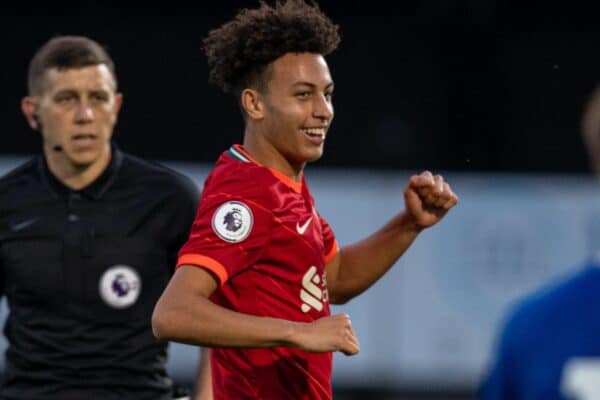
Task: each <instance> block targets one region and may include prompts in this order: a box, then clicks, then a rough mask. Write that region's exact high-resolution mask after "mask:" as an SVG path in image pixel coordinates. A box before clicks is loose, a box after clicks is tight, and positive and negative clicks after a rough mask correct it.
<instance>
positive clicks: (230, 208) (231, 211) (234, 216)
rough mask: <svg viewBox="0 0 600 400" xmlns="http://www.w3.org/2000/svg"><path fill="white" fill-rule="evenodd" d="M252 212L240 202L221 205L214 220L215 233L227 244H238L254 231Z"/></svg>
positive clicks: (214, 215)
mask: <svg viewBox="0 0 600 400" xmlns="http://www.w3.org/2000/svg"><path fill="white" fill-rule="evenodd" d="M252 223H253V217H252V211H250V208H249V207H248V206H247V205H245V204H244V203H242V202H240V201H228V202H226V203H223V204H221V206H220V207H219V208H218V209H217V211H215V213H214V214H213V218H212V228H213V231H215V233H216V234H217V236H219V237H220V238H221V239H223V240H224V241H226V242H230V243H238V242H241V241H242V240H244V239H246V238H247V237H248V235H249V234H250V231H251V230H252Z"/></svg>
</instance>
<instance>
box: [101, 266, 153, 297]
mask: <svg viewBox="0 0 600 400" xmlns="http://www.w3.org/2000/svg"><path fill="white" fill-rule="evenodd" d="M141 289H142V282H141V280H140V276H139V275H138V273H137V272H136V271H135V269H133V268H132V267H129V266H127V265H114V266H112V267H110V268H109V269H107V270H106V271H105V272H104V274H102V277H101V278H100V283H99V290H100V297H102V300H104V302H105V303H106V304H108V305H109V306H110V307H113V308H126V307H129V306H131V305H133V304H134V303H135V302H136V300H137V299H138V297H139V295H140V291H141Z"/></svg>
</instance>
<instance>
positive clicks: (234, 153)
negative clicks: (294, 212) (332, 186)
mask: <svg viewBox="0 0 600 400" xmlns="http://www.w3.org/2000/svg"><path fill="white" fill-rule="evenodd" d="M227 154H228V155H229V156H230V157H231V158H233V159H234V160H238V161H241V162H245V163H252V164H256V165H258V166H260V167H263V168H266V169H268V170H269V171H270V172H271V173H272V174H273V175H274V176H275V177H276V178H277V179H279V181H281V183H283V184H284V185H286V186H288V187H289V188H291V189H292V190H293V191H295V192H296V193H301V192H302V181H300V182H296V181H295V180H293V179H292V178H290V177H289V176H287V175H285V174H283V173H281V172H279V171H277V170H275V169H273V168H269V167H265V166H264V165H261V164H260V163H259V162H258V161H256V160H255V159H254V158H252V156H251V155H250V154H248V152H247V151H246V150H245V149H244V147H243V146H242V145H241V144H234V145H233V146H231V147H230V148H229V150H227ZM303 180H304V179H303Z"/></svg>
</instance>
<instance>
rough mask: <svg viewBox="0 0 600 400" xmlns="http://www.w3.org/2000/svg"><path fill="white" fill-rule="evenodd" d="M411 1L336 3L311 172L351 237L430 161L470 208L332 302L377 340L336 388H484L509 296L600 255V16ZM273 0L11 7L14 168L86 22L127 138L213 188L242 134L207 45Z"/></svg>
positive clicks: (3, 81)
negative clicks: (41, 77) (110, 64)
mask: <svg viewBox="0 0 600 400" xmlns="http://www.w3.org/2000/svg"><path fill="white" fill-rule="evenodd" d="M397 3H398V4H392V3H391V2H387V1H385V2H384V1H377V0H375V1H369V2H365V1H358V0H356V1H351V0H347V1H343V2H342V1H321V2H320V4H321V8H322V9H324V10H325V11H326V12H327V13H328V14H329V16H330V17H331V18H332V19H333V20H334V21H335V22H337V23H339V24H340V27H341V32H342V38H343V39H342V44H341V46H340V48H339V49H338V50H337V51H336V52H335V53H333V54H332V55H331V56H330V57H329V58H328V61H329V65H330V69H331V71H332V74H333V78H334V80H335V85H336V92H335V98H334V104H335V107H336V118H335V122H334V124H333V127H332V129H331V131H330V135H329V136H328V138H327V143H326V151H325V155H324V157H323V158H322V159H321V160H319V161H318V162H316V163H314V164H312V165H310V166H309V168H308V169H307V176H308V179H309V182H310V183H311V188H312V191H313V194H314V196H315V199H316V201H317V204H318V205H319V210H320V212H321V214H323V215H324V216H325V217H326V218H327V219H328V220H329V221H330V223H331V225H332V226H333V228H334V229H335V231H336V234H337V236H338V240H339V241H340V243H341V244H345V243H349V242H352V241H353V240H356V239H359V238H360V237H362V236H364V235H365V234H367V233H370V232H371V231H372V230H373V229H375V228H376V227H378V226H379V225H381V224H382V223H383V222H385V221H386V220H387V219H388V218H389V217H390V216H391V215H393V214H394V213H396V212H397V211H398V209H399V208H400V207H401V206H402V189H403V186H404V183H405V181H406V179H407V178H408V176H410V174H412V173H415V172H417V171H419V170H421V169H424V168H427V169H431V170H433V171H435V172H441V173H443V174H444V176H445V177H446V179H447V180H449V181H450V183H451V184H452V186H453V188H454V190H455V192H457V193H458V194H459V196H460V197H461V203H460V204H459V205H458V206H457V208H456V209H455V210H453V211H452V213H451V214H450V215H449V216H448V218H447V219H446V220H445V221H444V222H443V223H441V224H440V225H439V226H436V227H435V228H433V229H431V230H430V231H427V232H425V233H423V234H422V237H421V238H420V239H419V240H418V241H417V242H416V243H415V245H414V246H413V247H412V248H411V249H410V250H409V252H408V253H407V254H406V256H405V257H404V258H403V259H402V260H401V261H400V262H399V263H398V265H397V266H396V267H395V268H394V269H393V270H392V271H391V272H390V273H389V275H388V276H386V277H385V278H384V279H383V280H382V281H380V282H379V283H378V284H376V285H375V287H374V288H372V289H371V290H370V291H369V292H367V293H366V294H364V295H363V296H361V297H359V298H357V299H355V300H353V301H352V302H351V303H349V304H347V305H345V306H343V307H336V308H335V311H345V312H348V313H350V314H351V316H352V321H353V324H354V325H355V327H356V330H357V334H358V335H359V338H360V340H361V345H362V350H361V353H360V354H359V355H357V356H355V357H351V358H345V357H336V359H335V366H334V381H333V382H334V387H335V391H336V399H359V398H364V397H366V396H369V398H377V399H469V398H472V397H473V394H474V391H475V390H476V388H477V385H478V383H479V381H480V379H481V377H482V374H484V372H485V370H486V366H487V363H488V362H489V357H490V354H491V352H492V349H493V346H494V341H495V337H496V335H497V333H498V331H497V330H498V329H499V327H500V324H501V322H502V319H503V318H504V316H505V315H506V313H507V312H508V310H509V309H510V306H511V304H513V302H514V301H515V300H517V299H518V298H520V297H521V296H523V295H524V294H526V293H528V292H529V291H530V290H532V289H534V288H536V287H539V286H540V285H544V284H547V283H548V282H550V281H552V280H553V279H556V278H557V277H560V276H563V275H566V274H569V273H572V272H573V271H574V270H575V269H576V268H577V266H578V265H580V264H581V263H582V262H583V261H584V260H585V259H586V258H588V257H590V256H591V255H593V254H594V253H595V252H596V250H597V249H598V246H597V245H596V243H597V238H598V237H600V202H598V201H597V200H598V198H599V197H598V196H599V194H600V193H599V191H598V189H597V185H596V182H594V180H593V179H592V178H591V177H590V176H589V173H588V170H589V168H588V159H587V156H586V154H585V151H584V148H583V144H582V141H581V135H580V115H581V111H582V107H583V105H584V103H585V101H586V100H587V98H588V96H589V94H590V93H591V91H592V89H593V88H594V86H595V85H596V84H598V83H599V79H598V77H599V73H598V72H599V71H600V52H599V51H598V49H599V48H600V32H599V30H600V28H599V27H598V22H597V21H598V14H597V13H596V12H593V11H592V10H591V9H586V8H585V7H582V6H581V5H575V3H573V5H571V6H568V5H566V3H562V4H561V5H560V6H552V5H550V4H546V3H542V2H537V3H536V2H515V1H509V0H478V1H474V0H456V1H451V0H445V1H444V0H429V1H403V2H397ZM524 3H527V4H524ZM256 4H257V1H219V2H208V3H206V4H201V5H200V4H198V5H195V6H190V5H186V6H183V5H178V4H176V3H169V4H164V3H160V4H158V5H154V6H153V5H144V6H143V7H142V6H138V7H136V8H126V9H125V8H123V6H121V5H116V4H110V3H103V4H100V3H99V2H98V3H91V4H90V3H88V2H81V3H77V4H74V5H73V4H72V5H68V6H67V5H62V6H58V5H56V4H52V3H45V5H39V6H36V7H35V8H33V7H31V8H29V9H25V8H24V6H21V8H20V9H19V6H18V5H17V8H15V9H13V10H12V11H11V10H3V12H2V15H0V22H1V23H0V48H1V49H2V57H1V60H2V62H1V66H2V68H0V86H1V87H2V96H0V132H2V135H3V136H2V139H1V140H0V143H1V144H0V173H4V172H6V171H7V170H8V169H10V168H12V167H14V166H16V165H17V163H18V162H19V161H20V160H22V159H24V158H26V157H28V156H29V155H31V154H33V153H37V152H39V151H40V147H41V146H40V143H41V142H40V140H39V138H38V136H37V133H35V132H32V131H30V130H29V128H28V126H27V125H26V123H25V119H24V118H23V117H22V115H21V112H20V107H19V103H20V99H21V98H22V97H23V96H24V95H25V94H26V73H27V65H28V62H29V60H30V58H31V56H32V55H33V53H34V51H35V50H36V49H37V48H38V47H39V46H41V45H42V44H43V43H44V42H45V41H46V40H47V39H48V38H50V37H51V36H53V35H56V34H82V35H87V36H90V37H91V38H93V39H95V40H97V41H99V42H100V43H102V44H104V45H105V46H106V47H107V48H108V50H109V52H110V53H111V55H112V57H113V59H114V61H115V63H116V68H117V75H118V79H119V87H120V90H121V91H122V92H123V94H124V99H125V103H124V107H123V109H122V111H121V115H120V121H119V124H118V126H117V129H116V133H115V141H116V142H117V143H118V145H119V146H120V147H121V148H122V149H124V150H125V151H128V152H131V153H134V154H136V155H138V156H142V157H146V158H150V159H155V160H159V161H163V162H165V163H168V164H169V165H171V166H173V167H175V168H177V169H179V170H181V171H183V172H184V173H187V174H189V175H190V176H191V177H192V178H193V179H194V180H195V181H196V182H198V184H199V185H202V182H203V180H204V177H205V176H206V174H207V173H208V171H209V169H210V167H211V165H212V163H213V162H214V161H215V160H216V158H217V157H218V155H219V154H220V153H221V152H222V151H223V150H225V149H226V148H227V147H228V146H229V145H230V144H231V143H236V142H240V141H241V138H242V129H243V126H242V118H241V116H240V114H239V112H238V109H237V105H236V100H235V99H233V98H230V97H227V96H225V95H223V94H221V93H220V92H219V91H218V89H216V88H214V87H212V86H209V85H208V84H207V76H208V70H207V65H206V61H205V57H204V55H203V53H202V48H201V46H202V38H203V37H204V36H205V35H206V33H207V32H208V30H210V29H211V28H216V27H218V26H219V25H220V24H221V23H222V22H224V21H226V20H227V19H229V18H230V17H231V16H232V15H233V14H234V13H235V11H236V10H238V9H239V8H242V7H253V6H255V5H256ZM132 7H133V6H132ZM590 7H591V6H590ZM3 312H6V308H5V306H4V308H3ZM171 355H172V357H171V360H170V368H171V371H172V373H173V376H174V377H175V379H176V380H178V381H180V382H182V383H184V384H185V383H188V382H191V380H192V377H193V369H194V368H195V362H196V351H195V349H192V348H188V347H186V346H179V345H176V346H172V354H171Z"/></svg>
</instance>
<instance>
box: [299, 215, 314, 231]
mask: <svg viewBox="0 0 600 400" xmlns="http://www.w3.org/2000/svg"><path fill="white" fill-rule="evenodd" d="M312 219H313V217H310V218H309V219H307V220H306V222H305V223H304V224H302V225H300V223H299V222H296V231H297V232H298V233H299V234H300V235H304V232H306V228H308V225H310V221H312Z"/></svg>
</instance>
